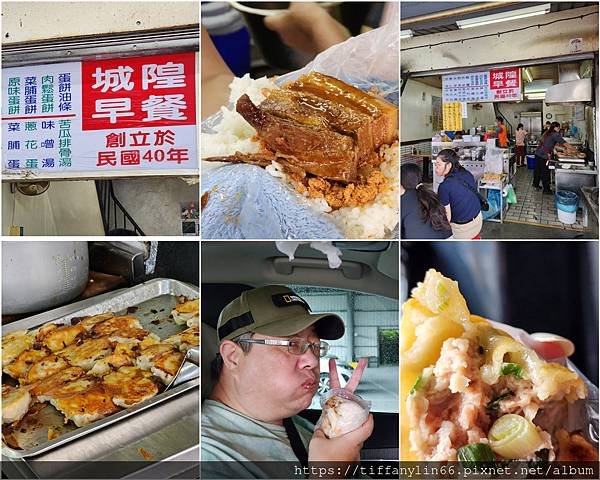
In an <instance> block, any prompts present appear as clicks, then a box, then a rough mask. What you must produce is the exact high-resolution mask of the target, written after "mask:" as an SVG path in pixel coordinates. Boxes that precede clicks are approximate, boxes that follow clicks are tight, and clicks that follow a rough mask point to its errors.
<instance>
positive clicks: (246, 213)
mask: <svg viewBox="0 0 600 480" xmlns="http://www.w3.org/2000/svg"><path fill="white" fill-rule="evenodd" d="M396 27H397V22H394V21H391V22H389V23H388V24H387V25H386V26H384V27H380V28H377V29H374V30H371V31H370V32H367V33H364V34H362V35H359V36H357V37H353V38H350V39H348V40H347V41H345V42H343V43H341V44H338V45H334V46H333V47H331V48H329V49H328V50H326V51H324V52H322V53H320V54H319V55H317V57H315V59H314V60H313V61H312V62H310V63H309V64H308V65H306V66H305V67H304V68H302V69H300V70H298V71H295V72H291V73H288V74H286V75H283V76H281V77H279V78H278V79H277V80H276V82H275V83H276V84H277V85H283V84H284V83H286V82H289V81H292V80H294V79H296V78H298V77H300V76H301V75H304V74H306V73H309V72H310V71H313V70H316V71H319V72H321V73H324V74H327V75H331V76H333V77H336V78H338V79H340V80H342V81H344V82H346V83H349V84H351V85H354V86H355V87H357V88H360V89H361V90H364V91H373V90H374V91H376V92H377V93H378V94H379V95H381V96H383V97H384V98H385V99H386V100H387V101H389V102H391V103H393V104H395V105H398V104H399V98H400V91H399V80H398V71H399V63H398V62H399V60H398V55H397V52H398V49H399V44H400V40H399V32H398V29H397V28H396ZM229 108H230V109H231V108H233V105H231V104H230V105H229ZM221 119H222V113H221V112H218V113H216V114H214V115H212V116H211V117H209V118H207V119H206V120H204V121H203V122H202V125H201V128H202V132H203V133H213V132H214V128H215V126H216V125H218V124H219V123H220V122H221ZM233 153H234V152H231V154H233ZM201 184H202V189H201V190H202V193H204V192H207V191H211V190H212V189H216V192H212V191H211V192H210V194H209V195H210V196H211V197H212V196H218V197H219V198H221V200H220V201H219V202H214V201H213V202H211V201H210V199H209V205H207V207H206V208H205V210H203V212H202V236H203V237H204V238H213V239H217V238H263V239H277V238H315V239H328V238H345V235H344V234H343V233H341V232H340V230H339V229H338V227H337V226H336V225H335V223H334V222H333V220H331V219H330V218H328V217H327V216H326V215H323V214H321V213H319V212H318V211H316V210H315V209H314V208H311V207H310V206H309V205H307V204H306V202H305V200H304V197H302V195H300V194H299V193H297V192H295V191H294V190H293V189H292V188H290V187H289V186H286V185H284V182H282V181H281V180H279V179H276V178H274V177H273V176H271V174H269V173H268V172H267V171H265V170H264V169H262V168H257V167H255V166H252V165H243V164H242V165H223V166H220V167H216V168H210V169H209V170H208V171H206V172H203V174H202V182H201ZM214 193H216V194H217V195H213V194H214ZM223 198H224V199H225V200H222V199H223ZM232 219H233V220H234V221H232ZM393 236H394V237H398V229H396V230H395V231H394V233H393Z"/></svg>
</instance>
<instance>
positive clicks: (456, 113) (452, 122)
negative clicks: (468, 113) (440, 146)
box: [442, 102, 462, 131]
mask: <svg viewBox="0 0 600 480" xmlns="http://www.w3.org/2000/svg"><path fill="white" fill-rule="evenodd" d="M442 118H443V123H444V130H450V131H456V130H462V105H461V103H460V102H444V106H443V107H442Z"/></svg>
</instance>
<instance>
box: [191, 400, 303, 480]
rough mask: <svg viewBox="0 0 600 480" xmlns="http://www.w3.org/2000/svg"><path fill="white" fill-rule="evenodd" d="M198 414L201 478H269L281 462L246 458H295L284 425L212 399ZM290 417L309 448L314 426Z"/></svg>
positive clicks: (294, 460) (299, 418) (295, 460)
mask: <svg viewBox="0 0 600 480" xmlns="http://www.w3.org/2000/svg"><path fill="white" fill-rule="evenodd" d="M201 418H202V420H201V436H200V450H201V459H202V462H203V463H202V466H201V469H202V478H270V477H272V476H274V472H273V473H269V472H270V471H273V469H278V468H281V466H278V465H277V463H273V464H270V465H269V464H267V465H265V464H256V463H249V462H269V461H272V462H276V461H283V462H298V459H297V458H296V455H295V454H294V451H293V450H292V447H291V445H290V441H289V439H288V436H287V433H286V431H285V428H284V427H283V426H279V425H273V424H271V423H266V422H261V421H259V420H255V419H254V418H251V417H248V416H246V415H243V414H241V413H239V412H237V411H236V410H233V409H232V408H229V407H228V406H227V405H224V404H222V403H221V402H217V401H215V400H205V401H204V402H203V404H202V416H201ZM292 419H293V421H294V424H295V425H296V428H297V430H298V433H299V435H300V438H301V439H302V443H304V446H305V447H306V449H307V451H308V444H309V442H310V439H311V437H312V433H313V429H314V426H313V425H312V424H311V423H310V422H308V421H307V420H304V419H303V418H301V417H298V416H295V417H293V418H292ZM204 462H209V463H204ZM227 462H232V463H227ZM234 462H244V463H234ZM285 468H287V467H285ZM276 478H282V477H281V475H279V477H276Z"/></svg>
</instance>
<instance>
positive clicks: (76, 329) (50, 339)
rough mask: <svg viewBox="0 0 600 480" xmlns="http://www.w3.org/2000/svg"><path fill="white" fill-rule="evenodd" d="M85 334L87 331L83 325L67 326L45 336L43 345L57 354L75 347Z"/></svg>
mask: <svg viewBox="0 0 600 480" xmlns="http://www.w3.org/2000/svg"><path fill="white" fill-rule="evenodd" d="M84 333H85V329H84V328H83V326H82V325H65V326H62V327H58V328H55V329H53V330H52V331H51V332H49V333H48V334H47V335H45V336H44V338H43V340H42V342H41V343H42V345H44V346H45V347H47V348H48V349H49V350H50V351H51V352H57V351H59V350H62V349H63V348H66V347H68V346H69V345H73V344H74V343H75V342H77V340H78V339H79V338H81V337H82V336H83V334H84Z"/></svg>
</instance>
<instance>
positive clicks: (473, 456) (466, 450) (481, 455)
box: [457, 443, 495, 463]
mask: <svg viewBox="0 0 600 480" xmlns="http://www.w3.org/2000/svg"><path fill="white" fill-rule="evenodd" d="M457 454H458V461H459V462H461V463H469V462H493V461H494V460H495V457H494V452H493V451H492V449H491V448H490V446H489V445H488V444H486V443H472V444H470V445H465V446H464V447H461V448H459V449H458V452H457Z"/></svg>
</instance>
